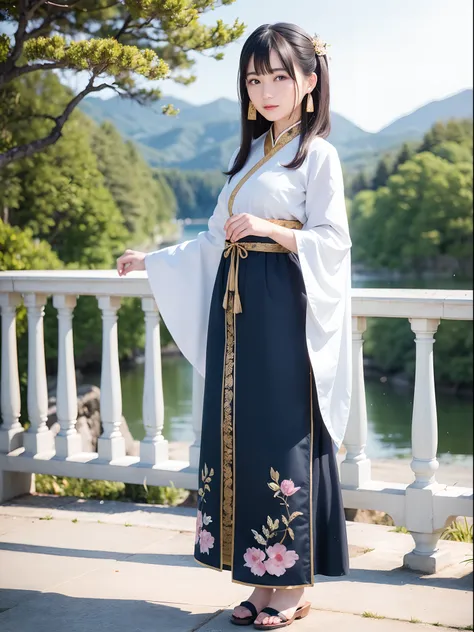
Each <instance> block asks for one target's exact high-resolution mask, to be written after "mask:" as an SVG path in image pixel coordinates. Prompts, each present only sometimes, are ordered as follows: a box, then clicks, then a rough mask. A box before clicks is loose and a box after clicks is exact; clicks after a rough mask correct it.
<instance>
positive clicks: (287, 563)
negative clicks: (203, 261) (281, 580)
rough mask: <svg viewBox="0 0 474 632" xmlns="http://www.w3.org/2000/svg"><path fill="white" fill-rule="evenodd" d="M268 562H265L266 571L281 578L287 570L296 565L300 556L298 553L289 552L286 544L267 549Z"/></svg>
mask: <svg viewBox="0 0 474 632" xmlns="http://www.w3.org/2000/svg"><path fill="white" fill-rule="evenodd" d="M267 555H268V560H265V562H264V566H265V570H266V571H267V572H268V573H269V574H270V575H276V576H277V577H280V575H283V574H284V573H285V572H286V569H287V568H291V567H292V566H294V565H295V563H296V560H299V559H300V556H299V555H298V553H296V551H288V550H287V548H286V546H285V545H284V544H274V545H273V546H269V547H268V549H267Z"/></svg>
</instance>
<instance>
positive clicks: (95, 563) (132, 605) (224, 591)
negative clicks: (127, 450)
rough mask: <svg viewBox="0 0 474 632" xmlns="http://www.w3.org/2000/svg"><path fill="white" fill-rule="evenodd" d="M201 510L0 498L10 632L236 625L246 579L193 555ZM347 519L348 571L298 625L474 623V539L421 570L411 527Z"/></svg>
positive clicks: (323, 581)
mask: <svg viewBox="0 0 474 632" xmlns="http://www.w3.org/2000/svg"><path fill="white" fill-rule="evenodd" d="M194 514H195V510H194V509H189V508H165V507H160V506H156V505H155V506H153V505H151V506H150V505H139V504H133V503H121V502H111V501H105V502H104V501H91V500H84V499H77V498H57V497H52V496H24V497H22V498H19V499H16V500H14V501H10V502H8V503H4V504H2V505H0V630H1V632H96V631H97V632H101V631H109V630H110V631H111V630H113V631H114V632H231V631H232V632H235V631H236V630H237V628H236V627H235V626H233V625H231V624H230V623H229V622H228V619H229V615H230V612H231V609H232V607H233V606H234V605H236V604H237V603H239V602H240V601H241V600H242V599H245V598H246V597H247V596H248V594H249V589H248V588H246V587H245V586H242V585H240V584H234V583H232V582H231V581H230V574H229V573H227V572H224V573H219V572H216V571H213V570H211V569H207V568H204V567H202V566H200V565H198V564H197V563H196V562H195V561H194V560H193V557H192V550H193V543H194ZM347 524H348V535H349V542H350V553H351V572H350V574H349V575H348V576H347V577H345V578H322V577H321V578H318V581H317V583H316V584H315V586H314V587H313V588H310V589H307V591H306V595H307V598H308V599H309V600H310V601H311V603H312V610H311V614H310V615H309V616H308V617H307V618H306V619H303V620H301V621H297V622H295V623H294V624H293V626H292V627H291V629H292V630H294V631H295V632H318V631H322V630H324V631H325V632H326V631H327V632H339V631H341V632H342V631H345V630H350V631H351V632H371V631H372V630H373V631H374V632H422V631H424V630H432V631H433V632H434V630H444V631H447V630H453V629H471V630H472V623H473V620H472V564H464V563H462V561H463V560H464V559H466V557H468V556H469V557H472V546H471V545H467V544H459V543H455V542H445V541H442V542H441V546H442V547H447V548H450V549H451V550H452V552H453V556H454V557H453V560H454V563H453V565H452V566H449V567H448V568H446V569H444V570H442V571H441V572H439V573H438V574H436V575H430V576H420V575H418V574H417V573H414V572H413V571H407V570H404V569H402V568H400V565H401V562H402V558H403V554H404V553H405V552H407V551H409V550H411V548H412V542H413V541H412V539H411V537H410V536H409V535H406V534H402V533H395V532H393V531H392V528H391V527H384V526H378V525H370V524H362V523H351V522H348V523H347ZM364 615H365V616H364ZM375 617H380V618H375ZM435 624H436V627H435ZM244 629H245V628H244ZM246 629H249V630H253V629H254V628H253V627H252V626H249V627H248V628H246Z"/></svg>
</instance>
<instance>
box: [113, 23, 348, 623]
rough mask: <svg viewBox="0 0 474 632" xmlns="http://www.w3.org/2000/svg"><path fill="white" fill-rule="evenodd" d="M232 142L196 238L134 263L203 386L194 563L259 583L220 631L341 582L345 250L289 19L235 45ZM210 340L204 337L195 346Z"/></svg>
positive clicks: (313, 67)
mask: <svg viewBox="0 0 474 632" xmlns="http://www.w3.org/2000/svg"><path fill="white" fill-rule="evenodd" d="M239 85H240V100H241V106H242V139H241V146H240V147H239V148H238V150H237V151H236V152H235V153H234V155H233V156H232V159H231V161H230V164H229V170H228V171H227V172H226V175H228V176H229V177H228V179H227V182H226V184H225V185H224V187H223V189H222V191H221V193H220V195H219V198H218V201H217V206H216V208H215V210H214V213H213V215H212V217H211V218H210V220H209V226H208V230H207V231H205V232H202V233H200V234H199V236H198V237H197V239H195V240H191V241H188V242H185V243H182V244H179V245H178V246H173V247H170V248H165V249H162V250H159V251H156V252H151V253H148V254H146V255H145V254H144V253H141V252H136V251H132V250H127V251H126V252H125V253H124V254H123V255H122V256H121V257H119V259H118V260H117V269H118V272H119V274H120V275H125V274H126V273H127V272H128V271H130V270H144V269H146V270H147V272H148V278H149V282H150V286H151V289H152V291H153V294H154V297H155V299H156V301H157V304H158V307H159V309H160V311H161V314H162V316H163V319H164V321H165V323H166V324H167V326H168V328H169V330H170V332H171V334H172V336H173V338H174V340H175V341H176V343H177V345H178V346H179V347H180V349H181V351H182V353H183V354H184V355H185V356H186V357H187V358H188V360H189V361H190V362H191V364H192V365H193V366H194V367H195V368H196V369H197V370H198V371H199V373H200V374H201V375H203V376H205V391H204V405H203V422H202V439H201V456H200V468H199V469H200V472H199V492H198V494H199V495H198V499H199V500H198V512H197V526H196V540H195V551H194V556H195V558H196V560H197V561H198V562H200V563H201V564H204V565H205V566H208V567H210V568H214V569H217V570H221V571H222V570H229V571H230V572H231V578H232V581H234V582H237V583H243V584H246V585H249V586H252V587H254V590H253V592H252V594H251V595H250V596H249V599H248V600H247V601H244V602H242V604H241V605H240V606H237V607H236V608H235V610H234V612H233V614H232V617H231V621H232V622H233V623H235V624H237V625H249V624H252V623H253V624H254V627H256V628H258V629H268V630H273V629H277V628H280V627H286V626H287V625H289V624H290V623H291V622H292V621H293V620H294V619H296V618H302V617H304V616H306V615H307V614H308V613H309V608H310V604H309V602H307V601H306V600H305V598H304V587H305V586H312V585H313V583H314V576H315V575H318V574H319V575H329V576H342V575H345V574H347V572H348V547H347V537H346V528H345V520H344V510H343V505H342V499H341V489H340V483H339V479H338V472H337V465H336V456H335V454H336V452H337V450H338V448H339V447H340V445H341V442H342V439H343V436H344V431H345V428H346V424H347V419H348V413H349V404H350V393H351V357H350V349H351V331H350V328H351V315H350V307H351V304H350V248H351V240H350V236H349V231H348V223H347V216H346V209H345V200H344V185H343V178H342V171H341V165H340V161H339V157H338V154H337V151H336V150H335V148H334V147H333V146H332V145H331V144H330V143H329V142H328V141H327V140H325V137H327V135H328V134H329V130H330V120H329V118H330V115H329V77H328V64H327V56H326V44H324V42H322V41H321V40H320V39H319V38H316V39H313V38H312V37H311V36H309V35H308V34H307V33H306V32H305V31H304V30H302V29H301V28H299V27H297V26H295V25H292V24H286V23H279V24H274V25H263V26H261V27H259V28H258V29H257V30H256V31H255V32H254V33H252V34H251V35H250V37H249V38H248V40H247V41H246V42H245V44H244V47H243V50H242V53H241V58H240V69H239ZM205 332H207V337H206V335H205Z"/></svg>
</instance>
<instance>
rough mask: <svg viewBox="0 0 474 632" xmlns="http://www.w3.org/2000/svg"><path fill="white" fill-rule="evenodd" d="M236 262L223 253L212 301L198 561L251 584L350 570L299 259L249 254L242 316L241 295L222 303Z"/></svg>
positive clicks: (299, 582)
mask: <svg viewBox="0 0 474 632" xmlns="http://www.w3.org/2000/svg"><path fill="white" fill-rule="evenodd" d="M242 241H246V242H250V241H252V242H263V243H274V242H272V240H270V239H268V238H258V237H253V238H249V237H247V238H245V239H244V240H242ZM229 266H230V257H229V258H225V257H224V256H223V257H222V260H221V263H220V266H219V269H218V273H217V277H216V281H215V286H214V291H213V296H212V301H211V307H210V317H209V329H208V338H207V356H206V378H205V391H204V405H203V419H202V436H201V454H200V465H199V492H198V493H199V496H198V512H197V523H196V538H195V550H194V557H195V559H196V560H197V561H198V562H200V563H201V564H204V565H206V566H210V567H212V568H215V569H217V570H230V571H231V573H232V581H234V582H237V583H244V584H247V585H251V586H268V587H273V588H284V587H286V588H290V587H297V586H311V585H313V583H314V576H315V575H318V574H319V575H327V576H342V575H346V574H347V573H348V570H349V556H348V545H347V534H346V524H345V517H344V508H343V503H342V495H341V488H340V482H339V477H338V470H337V464H336V457H335V449H334V443H333V441H332V439H331V437H330V435H329V433H328V431H327V429H326V426H325V424H324V422H323V420H322V418H321V413H320V410H319V406H318V401H317V393H316V388H315V383H314V378H313V375H312V368H311V364H310V360H309V356H308V350H307V346H306V335H305V322H306V303H307V299H306V291H305V286H304V281H303V276H302V273H301V267H300V263H299V259H298V256H297V254H295V253H275V252H255V251H249V252H248V257H247V258H245V259H241V260H240V269H239V278H238V289H239V292H240V298H241V303H242V313H238V314H234V313H233V310H232V306H233V300H234V295H233V293H231V294H230V302H229V306H228V309H227V310H226V309H224V308H223V298H224V294H225V289H226V283H227V276H228V273H229ZM321 370H324V367H321Z"/></svg>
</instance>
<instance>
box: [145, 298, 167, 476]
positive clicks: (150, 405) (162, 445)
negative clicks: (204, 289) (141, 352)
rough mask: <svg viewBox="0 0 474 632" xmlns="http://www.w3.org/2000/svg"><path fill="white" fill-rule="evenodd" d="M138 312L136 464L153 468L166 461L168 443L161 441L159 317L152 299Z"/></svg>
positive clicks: (162, 421) (162, 413)
mask: <svg viewBox="0 0 474 632" xmlns="http://www.w3.org/2000/svg"><path fill="white" fill-rule="evenodd" d="M142 309H143V311H144V312H145V383H144V388H143V425H144V426H145V433H146V434H145V438H144V439H143V441H141V442H140V463H144V464H147V465H157V464H158V463H160V462H163V461H167V460H168V441H166V439H165V438H164V437H163V425H164V419H165V410H164V400H163V379H162V371H161V344H160V317H159V312H158V309H157V306H156V303H155V301H154V299H152V298H143V299H142Z"/></svg>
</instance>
